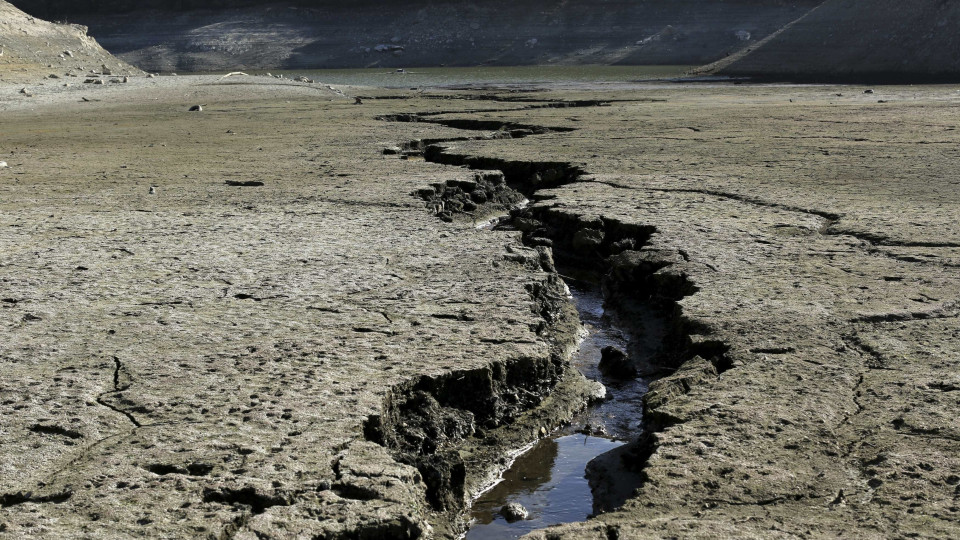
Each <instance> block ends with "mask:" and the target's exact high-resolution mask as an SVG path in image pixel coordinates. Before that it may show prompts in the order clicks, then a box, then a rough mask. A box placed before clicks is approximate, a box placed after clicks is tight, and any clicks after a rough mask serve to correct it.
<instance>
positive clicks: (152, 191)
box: [150, 186, 157, 195]
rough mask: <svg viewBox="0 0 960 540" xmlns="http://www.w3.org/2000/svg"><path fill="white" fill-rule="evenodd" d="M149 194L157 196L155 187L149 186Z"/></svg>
mask: <svg viewBox="0 0 960 540" xmlns="http://www.w3.org/2000/svg"><path fill="white" fill-rule="evenodd" d="M150 194H151V195H156V194H157V186H150Z"/></svg>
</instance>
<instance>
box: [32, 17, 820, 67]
mask: <svg viewBox="0 0 960 540" xmlns="http://www.w3.org/2000/svg"><path fill="white" fill-rule="evenodd" d="M14 3H15V4H16V5H18V6H19V7H21V8H22V9H24V10H26V11H28V12H31V13H33V14H36V15H38V16H44V17H47V18H51V19H55V20H68V21H69V22H76V23H80V24H84V25H86V26H88V27H89V28H90V33H91V35H93V36H95V37H96V38H97V40H99V41H100V43H102V44H103V45H104V46H105V47H106V48H107V49H108V50H110V51H111V52H113V53H115V54H117V55H118V56H120V57H121V58H123V59H124V60H127V61H129V62H132V63H134V64H136V65H138V66H140V67H142V68H144V69H149V70H154V71H170V70H180V71H202V70H223V69H256V68H261V69H279V68H316V67H331V68H332V67H337V68H345V67H374V66H380V67H415V66H436V65H449V66H454V65H455V66H469V65H482V64H488V65H524V64H587V63H591V64H627V65H643V64H675V65H699V64H705V63H709V62H713V61H715V60H718V59H720V58H723V57H725V56H727V55H729V54H731V53H733V52H736V51H738V50H740V49H741V48H743V47H744V46H745V45H749V44H751V43H755V42H756V41H757V40H759V39H761V38H763V37H765V36H767V35H769V34H771V33H772V32H774V31H776V30H777V29H779V28H781V27H782V26H783V25H785V24H787V23H789V22H790V21H792V20H795V19H796V18H798V17H800V16H801V15H803V14H804V13H806V12H807V11H809V10H810V9H811V8H813V7H814V6H816V5H817V4H819V3H820V0H789V1H787V0H640V1H637V0H633V1H630V0H570V1H565V2H557V1H554V0H549V1H548V0H532V1H527V2H513V1H508V0H482V1H476V2H468V1H465V0H447V1H440V0H409V1H405V2H392V3H384V2H373V1H370V0H361V1H351V2H346V1H343V0H325V1H324V0H314V1H299V2H279V3H278V2H256V1H240V2H236V1H231V2H226V1H224V0H141V1H133V0H100V1H96V0H85V1H84V0H71V1H66V0H16V1H15V2H14Z"/></svg>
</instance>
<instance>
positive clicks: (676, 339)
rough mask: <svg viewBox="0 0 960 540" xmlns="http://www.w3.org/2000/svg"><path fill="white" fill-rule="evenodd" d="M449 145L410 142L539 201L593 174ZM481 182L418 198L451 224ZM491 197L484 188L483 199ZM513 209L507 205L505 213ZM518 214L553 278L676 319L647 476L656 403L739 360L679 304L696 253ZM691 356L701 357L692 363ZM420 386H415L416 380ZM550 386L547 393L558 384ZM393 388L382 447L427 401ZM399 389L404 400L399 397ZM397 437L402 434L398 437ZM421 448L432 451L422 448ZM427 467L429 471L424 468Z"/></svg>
mask: <svg viewBox="0 0 960 540" xmlns="http://www.w3.org/2000/svg"><path fill="white" fill-rule="evenodd" d="M415 116H416V115H412V116H411V117H410V118H408V119H407V120H404V121H416V120H414V119H413V118H414V117H415ZM381 119H383V120H397V118H395V117H381ZM418 120H420V121H423V119H422V117H418ZM435 123H443V125H446V126H448V127H456V128H458V129H474V130H494V131H495V132H496V133H505V134H506V135H505V136H503V137H480V138H483V139H489V138H519V136H524V137H525V136H530V135H542V134H545V133H550V132H552V131H556V130H549V129H547V128H539V127H537V126H529V125H525V124H515V123H510V122H500V123H494V122H490V121H471V120H442V121H436V122H435ZM521 126H522V127H521ZM511 129H512V130H513V131H514V132H517V131H518V130H529V132H522V133H519V132H518V133H516V134H514V133H511V132H510V130H511ZM461 140H462V139H461ZM445 142H450V141H449V140H443V141H431V144H429V145H425V144H423V142H422V141H414V142H413V143H407V145H406V147H407V148H409V149H411V150H413V151H419V148H422V155H423V158H424V159H425V160H426V161H428V162H432V163H438V164H444V165H453V166H465V167H467V168H469V169H474V170H478V171H495V172H494V173H493V174H494V175H496V174H499V175H500V176H501V178H502V182H501V184H502V185H504V187H505V189H504V191H508V192H509V191H512V192H514V193H516V194H519V195H523V196H526V197H529V198H530V199H533V200H535V201H536V200H538V198H539V197H538V195H537V192H538V191H540V190H542V189H550V188H556V187H560V186H565V185H569V184H572V183H576V182H581V181H583V180H584V177H585V176H586V174H587V173H586V171H584V170H583V169H581V168H580V167H579V166H577V165H573V164H570V163H566V162H545V161H544V162H538V161H511V160H504V159H498V158H489V157H483V156H475V155H464V154H455V153H452V152H450V150H449V149H448V148H447V147H446V146H444V143H445ZM483 174H489V173H483ZM479 180H480V177H479V174H478V177H477V178H476V179H475V182H473V183H471V185H467V186H463V185H460V183H458V181H448V182H444V183H441V184H434V185H433V186H432V188H429V189H422V190H419V191H418V192H417V193H415V195H417V196H419V197H421V198H422V199H423V200H424V201H425V203H426V204H425V206H427V208H429V209H431V210H432V211H434V213H435V214H437V215H438V216H439V217H440V218H441V219H443V220H445V221H453V219H454V218H455V217H456V216H457V215H458V214H462V213H466V212H471V211H472V210H474V209H475V208H476V205H474V208H470V205H466V204H463V203H464V202H465V198H466V199H472V198H473V197H472V194H473V192H474V191H476V190H477V186H478V185H479V184H480V182H479ZM485 195H486V194H483V195H481V199H482V198H483V197H484V196H485ZM541 200H542V199H541ZM503 206H506V205H503ZM505 209H506V208H501V210H505ZM510 214H511V216H510V218H509V219H508V220H506V221H505V223H506V226H507V227H513V228H515V229H517V230H519V231H521V233H522V240H523V243H524V244H525V245H526V246H528V247H531V248H534V249H537V250H539V252H540V253H544V254H547V255H548V257H549V258H548V260H549V263H548V264H544V265H543V266H544V267H545V268H549V269H550V270H551V271H552V272H553V273H552V275H553V276H556V279H557V281H560V276H559V274H557V273H556V270H555V267H554V266H553V260H552V259H553V257H554V256H555V257H557V259H558V260H562V261H563V262H565V263H567V264H568V265H572V266H573V267H577V268H585V269H588V270H590V271H592V272H595V273H596V274H598V275H602V276H603V288H604V297H605V298H606V299H607V300H608V301H611V302H613V303H614V304H616V306H617V307H618V309H622V310H625V311H629V310H630V309H632V308H633V306H635V305H636V304H643V305H647V306H653V307H654V308H655V309H657V310H659V311H660V312H662V313H664V314H666V315H667V316H668V319H669V321H670V331H669V337H668V338H667V339H665V343H664V345H665V346H664V347H663V349H664V350H667V351H671V352H670V353H669V354H668V355H667V356H669V358H667V357H665V358H664V359H663V360H662V362H661V363H663V364H665V365H667V366H668V367H669V369H668V370H667V371H673V372H674V373H673V374H672V375H670V376H669V377H666V378H665V379H664V380H663V382H662V384H661V385H660V386H661V389H662V391H661V392H660V393H659V394H658V397H657V400H655V401H654V402H651V401H650V400H648V399H647V398H648V397H649V396H650V394H648V395H647V396H645V397H644V403H645V405H646V406H645V407H644V413H643V420H644V425H645V429H644V431H643V432H641V433H640V434H639V439H638V440H637V442H636V443H634V445H635V447H634V449H633V451H632V454H633V455H634V456H635V458H636V459H635V461H636V462H637V466H636V468H637V469H638V471H639V472H640V473H641V475H642V470H643V468H644V467H645V465H646V463H647V461H648V459H649V457H650V456H651V455H652V454H653V453H654V452H655V451H656V449H657V437H656V433H657V432H659V431H661V430H663V429H665V428H666V427H668V426H669V425H673V424H676V423H677V422H679V421H680V419H676V418H671V417H668V416H666V415H658V414H656V413H655V409H656V408H657V407H659V406H660V405H662V404H663V403H665V402H666V400H667V396H670V395H676V394H677V393H681V394H682V393H686V392H688V391H689V390H690V389H691V388H692V386H694V385H697V384H703V383H705V382H707V381H709V380H710V379H711V378H716V377H719V376H720V374H722V373H723V372H724V371H726V370H728V369H730V368H731V367H733V363H732V361H730V360H729V359H728V358H727V355H726V353H727V351H728V350H729V346H728V345H727V344H725V343H723V342H721V341H718V340H710V339H706V338H705V335H706V334H709V331H708V330H707V329H706V328H703V327H702V326H701V325H699V324H697V323H696V321H692V320H690V319H688V318H686V317H684V316H683V315H682V311H681V309H680V307H679V304H678V303H677V301H678V300H680V299H681V298H683V297H685V296H688V295H691V294H694V293H696V292H697V290H698V289H697V287H695V286H694V285H693V283H692V282H691V280H690V279H689V278H688V277H687V275H686V274H685V272H683V271H682V270H681V269H680V268H678V265H680V266H682V264H683V263H684V262H685V261H688V260H689V254H687V253H686V252H684V253H682V254H681V253H679V252H677V251H663V250H655V249H650V248H649V240H650V238H651V237H652V236H653V235H654V234H656V232H657V230H656V228H655V227H653V226H649V225H639V224H633V223H625V222H621V221H619V220H615V219H609V218H599V219H597V220H593V221H585V220H584V218H582V217H580V216H576V215H571V214H567V213H565V212H564V211H563V210H562V209H559V208H556V207H551V206H535V207H533V208H520V209H517V208H514V209H512V210H511V212H510ZM828 215H829V216H830V219H836V216H833V215H831V214H828ZM821 217H825V216H821ZM561 283H562V282H561ZM552 296H553V295H550V294H546V295H542V297H543V298H545V299H547V300H549V301H551V302H556V301H557V299H556V298H553V297H552ZM557 296H558V297H563V296H564V295H563V294H559V295H557ZM694 336H697V339H693V337H694ZM697 359H699V360H697ZM693 360H697V361H695V362H689V361H693ZM564 361H565V360H562V359H559V358H558V359H557V362H556V363H557V369H558V370H559V369H562V365H563V362H564ZM698 362H702V363H704V364H705V365H706V367H696V366H699V365H700V364H699V363H698ZM688 363H692V364H694V365H695V367H692V368H690V369H688V370H686V371H689V372H690V373H687V372H683V373H680V372H681V371H684V370H682V369H681V368H683V367H684V366H686V364H688ZM668 379H669V380H668ZM658 382H659V381H658ZM418 384H419V383H411V385H412V386H414V387H415V386H417V385H418ZM471 387H473V386H472V385H471ZM546 389H547V391H549V389H550V386H547V388H546ZM391 394H392V395H391V399H388V401H387V402H386V403H385V406H384V414H385V415H387V416H389V415H392V416H393V417H394V419H393V421H384V419H383V417H381V416H373V417H370V419H368V424H367V429H366V430H365V431H366V436H367V438H368V439H369V440H373V441H375V442H378V443H380V444H383V445H384V446H388V447H392V448H397V447H403V444H402V443H401V444H398V443H397V441H396V440H395V439H396V438H397V437H401V438H402V437H403V431H402V430H398V429H397V426H398V425H399V426H406V425H408V423H407V422H403V421H399V422H398V420H401V418H404V416H403V414H402V412H401V411H400V410H401V409H402V408H403V406H405V405H406V404H407V403H408V402H409V401H410V400H411V399H420V400H421V401H425V398H424V397H423V396H421V397H419V398H414V397H411V395H410V392H409V389H407V391H406V392H405V393H404V392H403V391H401V392H392V393H391ZM398 394H399V395H400V396H403V397H402V398H397V397H396V396H398ZM429 395H430V396H432V395H434V394H429ZM535 405H536V403H531V404H530V406H535ZM471 412H473V413H474V415H475V416H480V415H481V414H482V410H481V411H477V410H476V409H474V410H473V411H471ZM478 413H479V414H478ZM391 437H392V438H394V440H393V441H391ZM454 442H455V441H454ZM421 455H431V454H429V453H426V454H423V453H421ZM421 471H422V472H423V469H421ZM425 476H426V474H425ZM432 502H433V501H432ZM435 506H437V505H436V504H435ZM441 508H442V507H441ZM447 509H448V510H449V508H447Z"/></svg>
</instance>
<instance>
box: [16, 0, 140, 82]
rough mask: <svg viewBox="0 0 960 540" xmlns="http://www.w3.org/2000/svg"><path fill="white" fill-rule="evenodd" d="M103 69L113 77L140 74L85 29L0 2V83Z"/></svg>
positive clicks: (58, 76) (79, 73)
mask: <svg viewBox="0 0 960 540" xmlns="http://www.w3.org/2000/svg"><path fill="white" fill-rule="evenodd" d="M104 66H106V67H107V70H108V71H110V72H111V73H113V74H114V75H121V74H134V73H139V72H140V70H138V69H136V68H134V67H132V66H130V65H129V64H127V63H125V62H123V61H121V60H118V59H117V58H115V57H113V56H112V55H111V54H110V53H108V52H107V51H105V50H104V49H103V48H102V47H101V46H100V45H99V44H98V43H97V41H96V40H95V39H93V38H92V37H90V36H88V35H87V28H86V27H84V26H81V25H78V24H54V23H50V22H47V21H43V20H40V19H37V18H35V17H32V16H30V15H27V14H26V13H24V12H22V11H20V10H19V9H17V8H16V7H14V6H13V5H11V4H10V3H8V2H4V1H3V0H0V82H21V81H27V80H35V79H36V78H37V77H47V76H50V75H53V76H56V77H57V78H60V77H64V76H68V74H72V75H74V76H82V75H84V74H87V73H89V72H90V71H91V70H95V71H97V72H98V73H101V72H104V71H106V70H104Z"/></svg>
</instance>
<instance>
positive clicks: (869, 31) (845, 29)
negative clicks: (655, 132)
mask: <svg viewBox="0 0 960 540" xmlns="http://www.w3.org/2000/svg"><path fill="white" fill-rule="evenodd" d="M958 27H960V2H954V1H948V0H911V1H909V2H904V1H901V0H875V1H872V2H863V1H860V0H829V1H828V2H826V3H824V4H823V5H822V6H820V7H819V8H817V9H814V10H812V11H811V12H810V13H809V14H807V15H806V16H804V17H802V18H800V19H799V20H797V21H796V22H795V23H794V24H792V25H791V26H790V27H789V28H787V29H785V30H784V31H783V32H782V33H780V34H779V35H777V36H775V37H774V38H773V39H770V41H769V42H767V43H765V44H762V45H760V46H758V47H756V49H755V50H753V51H751V52H749V54H744V55H742V57H740V58H736V59H732V61H729V62H723V61H721V62H719V63H718V64H717V65H714V66H712V67H713V69H712V71H713V72H714V73H717V74H721V75H731V76H750V77H759V78H768V79H789V80H798V81H804V80H808V81H836V82H840V81H848V82H854V81H863V82H891V83H907V82H937V81H957V80H960V34H958V33H957V29H958Z"/></svg>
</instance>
